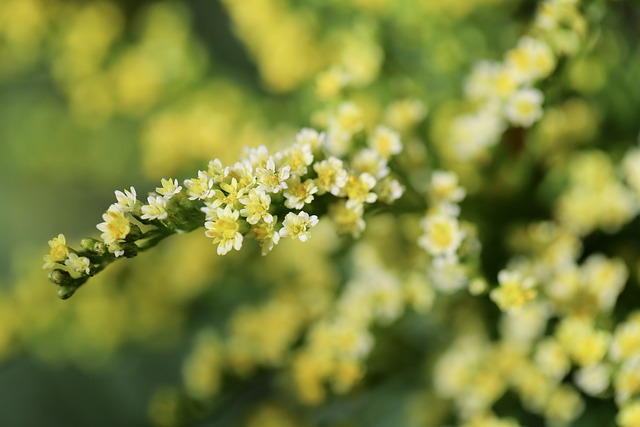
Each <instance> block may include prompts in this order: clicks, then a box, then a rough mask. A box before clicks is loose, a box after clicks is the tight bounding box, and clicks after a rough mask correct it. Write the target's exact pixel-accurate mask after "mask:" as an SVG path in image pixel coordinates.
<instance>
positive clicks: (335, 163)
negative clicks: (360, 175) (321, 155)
mask: <svg viewBox="0 0 640 427" xmlns="http://www.w3.org/2000/svg"><path fill="white" fill-rule="evenodd" d="M313 170H315V171H316V174H317V175H318V177H317V178H316V179H315V183H316V186H317V187H318V195H321V194H324V193H331V194H333V195H334V196H337V195H338V194H340V192H341V191H342V188H344V186H345V185H346V184H347V181H349V173H348V172H347V171H346V169H345V168H344V163H343V162H342V160H340V159H338V158H337V157H333V156H331V157H329V158H328V159H326V160H323V161H321V162H319V163H316V164H314V165H313Z"/></svg>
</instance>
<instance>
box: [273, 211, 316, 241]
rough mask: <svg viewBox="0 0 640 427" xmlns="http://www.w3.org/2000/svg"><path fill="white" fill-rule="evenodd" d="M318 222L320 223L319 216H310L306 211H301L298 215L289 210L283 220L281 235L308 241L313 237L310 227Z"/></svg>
mask: <svg viewBox="0 0 640 427" xmlns="http://www.w3.org/2000/svg"><path fill="white" fill-rule="evenodd" d="M316 224H318V217H317V216H315V215H311V216H309V214H308V213H306V212H300V213H299V214H298V215H296V214H294V213H293V212H289V213H288V214H287V216H285V217H284V221H283V222H282V228H281V229H280V236H281V237H291V238H292V239H295V238H298V239H300V241H301V242H306V241H307V240H309V237H311V233H309V229H311V228H312V227H314V226H315V225H316Z"/></svg>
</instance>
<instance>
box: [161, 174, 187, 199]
mask: <svg viewBox="0 0 640 427" xmlns="http://www.w3.org/2000/svg"><path fill="white" fill-rule="evenodd" d="M160 184H161V185H162V187H157V188H156V193H158V194H160V195H161V196H162V197H164V198H165V199H166V200H169V199H171V198H172V197H173V196H175V195H176V194H178V193H179V192H180V190H182V187H181V186H180V185H178V180H177V179H174V180H172V179H171V178H169V179H164V178H163V179H161V180H160Z"/></svg>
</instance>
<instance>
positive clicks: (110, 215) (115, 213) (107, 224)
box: [96, 205, 131, 245]
mask: <svg viewBox="0 0 640 427" xmlns="http://www.w3.org/2000/svg"><path fill="white" fill-rule="evenodd" d="M102 219H103V220H104V222H101V223H100V224H98V225H97V226H96V228H97V229H98V230H100V231H102V234H101V235H100V237H101V238H102V240H104V242H105V243H106V244H107V245H109V244H111V243H116V242H119V241H122V240H124V239H125V237H127V234H129V231H130V230H131V224H130V223H129V220H128V219H127V218H126V217H125V214H124V212H123V211H121V210H119V209H117V208H114V207H113V205H111V207H110V208H109V209H108V210H107V212H106V213H105V214H104V215H102Z"/></svg>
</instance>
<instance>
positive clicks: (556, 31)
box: [448, 0, 584, 160]
mask: <svg viewBox="0 0 640 427" xmlns="http://www.w3.org/2000/svg"><path fill="white" fill-rule="evenodd" d="M530 32H531V34H529V35H525V36H522V37H521V38H520V39H519V40H518V44H517V46H516V47H514V48H513V49H511V50H509V51H507V52H506V53H505V55H504V58H503V60H502V61H499V62H494V61H480V62H478V63H477V64H476V65H475V66H474V68H473V70H472V72H471V74H470V75H469V76H468V77H467V79H466V82H465V85H464V91H465V95H466V98H467V100H468V101H469V102H470V103H471V104H472V105H473V106H474V108H473V111H472V112H470V113H466V114H462V115H459V116H457V117H456V118H455V119H454V120H453V122H452V124H451V128H450V131H449V137H448V144H450V147H449V148H448V149H449V150H451V151H452V154H453V155H454V156H455V157H456V158H458V159H460V160H469V159H474V158H477V157H479V156H480V155H481V154H483V153H484V152H486V150H487V149H488V148H490V147H492V146H494V145H495V144H496V143H497V142H498V140H499V137H500V135H501V134H502V132H504V130H505V129H506V128H507V127H508V126H512V127H524V128H528V127H531V126H532V125H533V123H535V122H537V121H538V120H539V119H540V118H541V117H542V104H543V102H544V95H543V93H542V92H541V91H540V90H539V89H537V88H535V87H534V86H535V84H536V83H537V82H539V81H540V80H542V79H544V78H546V77H548V76H549V75H550V74H551V73H552V72H553V71H554V69H555V67H556V64H557V62H558V59H559V56H560V55H563V54H570V53H573V52H575V51H576V49H577V46H574V45H569V44H568V42H567V39H568V38H571V40H575V39H579V37H581V36H583V35H584V34H583V33H584V21H583V18H582V16H581V15H580V13H579V9H578V4H577V2H576V1H559V0H546V1H544V2H542V3H541V4H540V5H539V7H538V11H537V14H536V18H535V19H534V23H533V25H532V28H531V30H530ZM571 36H573V37H571ZM574 43H575V42H574Z"/></svg>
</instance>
